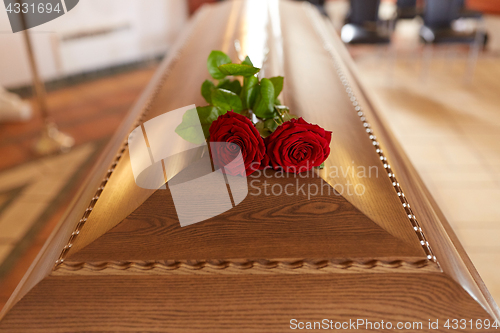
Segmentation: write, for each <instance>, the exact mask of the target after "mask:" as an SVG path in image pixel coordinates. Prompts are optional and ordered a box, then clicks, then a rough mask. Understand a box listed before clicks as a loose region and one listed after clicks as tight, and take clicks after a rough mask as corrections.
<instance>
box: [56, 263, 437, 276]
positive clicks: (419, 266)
mask: <svg viewBox="0 0 500 333" xmlns="http://www.w3.org/2000/svg"><path fill="white" fill-rule="evenodd" d="M366 270H370V272H387V271H391V272H394V271H395V270H397V271H401V272H415V270H418V271H419V272H441V270H440V268H439V266H438V265H437V264H436V263H435V262H433V261H432V260H427V259H414V260H411V259H408V260H401V259H398V260H378V259H366V260H363V259H361V260H357V261H354V260H346V259H259V260H250V259H224V260H151V261H139V260H137V261H110V262H105V261H95V262H70V261H65V262H63V263H61V264H60V265H59V266H58V267H57V269H56V270H55V271H53V272H52V275H75V274H76V275H82V274H84V275H91V274H101V273H109V274H113V275H116V274H120V275H121V274H134V273H144V272H148V271H149V272H150V273H151V274H155V275H160V274H161V275H163V274H180V275H187V274H308V273H309V274H317V273H357V272H365V271H366Z"/></svg>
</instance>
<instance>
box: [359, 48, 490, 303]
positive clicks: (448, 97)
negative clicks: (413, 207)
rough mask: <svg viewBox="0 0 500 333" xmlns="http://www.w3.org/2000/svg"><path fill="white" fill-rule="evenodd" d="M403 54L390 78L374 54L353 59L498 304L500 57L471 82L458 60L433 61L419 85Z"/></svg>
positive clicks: (483, 64)
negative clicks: (465, 79)
mask: <svg viewBox="0 0 500 333" xmlns="http://www.w3.org/2000/svg"><path fill="white" fill-rule="evenodd" d="M406 52H409V51H408V50H407V51H406ZM402 53H403V55H402V56H401V55H400V56H399V58H398V61H397V65H396V66H395V70H394V73H393V76H392V79H391V78H390V76H389V75H388V72H387V67H386V66H381V62H382V63H383V62H384V60H383V59H380V58H378V57H377V56H376V55H373V54H372V55H369V54H367V55H363V56H359V55H358V56H357V58H356V62H357V64H358V66H359V71H360V73H361V76H362V78H363V80H364V81H365V83H366V84H367V86H368V87H369V89H371V91H372V92H373V95H374V97H375V98H376V102H377V104H378V105H379V106H380V111H382V113H383V114H384V116H385V118H386V119H387V121H388V123H389V124H390V126H391V128H392V130H393V131H394V133H395V134H396V136H397V138H398V139H399V140H400V142H401V144H402V146H403V148H404V149H405V151H406V152H407V154H408V155H409V157H410V159H411V161H412V162H413V164H414V165H415V166H416V168H417V170H418V172H419V173H420V175H421V177H422V178H423V180H424V181H425V183H426V185H427V186H428V188H429V190H430V191H431V193H432V195H433V196H434V198H435V199H436V201H437V202H438V204H439V206H440V207H441V209H442V210H443V212H444V213H445V215H446V217H447V219H448V220H449V222H450V224H451V225H452V227H453V228H454V230H455V231H456V233H457V235H458V237H459V239H460V240H461V242H462V244H463V245H464V247H465V249H466V251H467V253H468V254H469V256H470V258H471V259H472V261H473V263H474V265H475V266H476V268H477V270H478V271H479V273H480V275H481V276H482V278H483V280H484V281H485V283H486V285H487V287H488V288H489V290H490V292H491V293H492V295H493V297H494V298H495V300H496V301H497V302H500V94H499V91H500V57H494V56H491V55H488V54H484V55H483V57H482V58H481V59H480V60H479V62H478V66H477V68H476V73H475V77H474V80H473V83H472V84H470V85H468V84H466V83H465V82H464V80H463V72H464V68H465V59H463V57H462V58H461V57H458V58H455V59H451V60H450V59H446V58H443V57H442V56H438V57H437V58H435V59H433V61H432V64H431V73H430V75H429V76H428V77H427V78H426V79H425V80H422V79H421V77H420V63H419V61H418V57H413V58H410V59H408V56H407V55H404V52H402ZM458 53H459V54H460V52H458ZM406 54H408V53H406ZM464 56H465V55H464Z"/></svg>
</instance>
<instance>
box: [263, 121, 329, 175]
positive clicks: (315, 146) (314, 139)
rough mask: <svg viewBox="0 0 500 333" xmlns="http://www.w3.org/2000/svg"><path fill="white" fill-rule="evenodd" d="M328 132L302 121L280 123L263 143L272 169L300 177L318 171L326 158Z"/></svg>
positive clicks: (327, 153)
mask: <svg viewBox="0 0 500 333" xmlns="http://www.w3.org/2000/svg"><path fill="white" fill-rule="evenodd" d="M331 139H332V132H329V131H325V130H324V129H323V128H321V127H320V126H318V125H313V124H310V123H308V122H306V121H305V120H304V119H302V118H298V119H292V120H290V121H287V122H284V123H283V124H281V125H280V126H278V128H277V129H276V130H275V131H274V132H273V133H272V134H271V135H269V136H268V137H267V138H266V139H265V143H266V146H267V155H268V156H269V159H270V162H271V166H272V167H273V168H274V169H277V168H280V167H281V168H283V170H284V171H286V172H293V173H300V172H304V171H309V170H311V169H312V168H313V167H318V166H320V165H321V163H323V162H324V161H325V160H326V158H327V157H328V155H330V141H331Z"/></svg>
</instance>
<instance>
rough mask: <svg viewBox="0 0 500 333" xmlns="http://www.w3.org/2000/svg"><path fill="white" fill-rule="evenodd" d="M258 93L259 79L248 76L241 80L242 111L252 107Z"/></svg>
mask: <svg viewBox="0 0 500 333" xmlns="http://www.w3.org/2000/svg"><path fill="white" fill-rule="evenodd" d="M258 92H259V79H258V78H256V77H255V76H248V77H246V78H244V79H243V89H242V91H241V100H242V101H243V108H244V109H251V108H253V106H254V103H255V99H256V98H257V94H258Z"/></svg>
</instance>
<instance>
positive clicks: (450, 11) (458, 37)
mask: <svg viewBox="0 0 500 333" xmlns="http://www.w3.org/2000/svg"><path fill="white" fill-rule="evenodd" d="M460 1H461V0H427V1H426V5H425V10H424V14H423V19H424V25H423V26H422V28H421V30H420V37H421V39H422V40H423V41H424V42H425V43H427V44H441V43H462V44H472V43H474V42H475V41H476V39H477V37H478V36H477V31H473V32H460V31H455V30H453V27H452V23H453V21H454V20H456V19H458V18H460V10H461V7H460Z"/></svg>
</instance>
